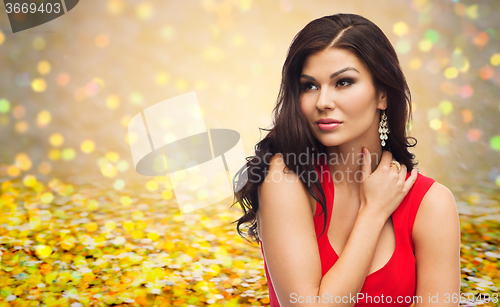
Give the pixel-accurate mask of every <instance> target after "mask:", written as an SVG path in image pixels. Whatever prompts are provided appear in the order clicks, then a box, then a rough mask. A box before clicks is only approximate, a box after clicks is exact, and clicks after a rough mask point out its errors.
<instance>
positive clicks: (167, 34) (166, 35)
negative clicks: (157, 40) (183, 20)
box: [160, 25, 175, 41]
mask: <svg viewBox="0 0 500 307" xmlns="http://www.w3.org/2000/svg"><path fill="white" fill-rule="evenodd" d="M160 35H161V37H162V38H163V39H166V40H169V41H170V40H173V39H174V38H175V28H174V27H173V26H171V25H165V26H163V27H162V28H161V30H160Z"/></svg>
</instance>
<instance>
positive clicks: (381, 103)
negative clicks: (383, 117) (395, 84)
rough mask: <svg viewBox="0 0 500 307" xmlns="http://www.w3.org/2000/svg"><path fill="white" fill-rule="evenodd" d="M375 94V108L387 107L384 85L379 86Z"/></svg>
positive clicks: (383, 108)
mask: <svg viewBox="0 0 500 307" xmlns="http://www.w3.org/2000/svg"><path fill="white" fill-rule="evenodd" d="M377 95H378V105H377V108H378V109H382V110H385V109H387V90H386V89H385V87H381V88H380V89H379V90H378V91H377Z"/></svg>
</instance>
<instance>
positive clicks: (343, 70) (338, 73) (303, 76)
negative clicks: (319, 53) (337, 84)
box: [300, 67, 361, 81]
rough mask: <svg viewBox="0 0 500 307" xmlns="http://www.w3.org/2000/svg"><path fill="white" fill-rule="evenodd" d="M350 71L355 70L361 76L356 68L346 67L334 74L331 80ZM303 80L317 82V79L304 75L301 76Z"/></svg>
mask: <svg viewBox="0 0 500 307" xmlns="http://www.w3.org/2000/svg"><path fill="white" fill-rule="evenodd" d="M348 70H355V71H357V72H358V74H361V73H360V72H359V71H358V70H357V69H356V68H354V67H346V68H342V69H341V70H339V71H337V72H334V73H333V74H331V76H330V79H332V78H335V77H336V76H338V75H340V74H341V73H343V72H346V71H348ZM300 77H301V78H306V79H310V80H313V81H316V79H314V77H311V76H308V75H304V74H301V75H300Z"/></svg>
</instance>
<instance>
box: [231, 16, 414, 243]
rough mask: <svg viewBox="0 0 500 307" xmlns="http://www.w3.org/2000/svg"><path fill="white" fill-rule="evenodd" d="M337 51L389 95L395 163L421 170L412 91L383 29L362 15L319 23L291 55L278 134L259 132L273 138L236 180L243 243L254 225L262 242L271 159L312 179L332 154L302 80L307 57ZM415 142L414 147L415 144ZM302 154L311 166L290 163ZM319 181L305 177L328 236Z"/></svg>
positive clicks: (276, 120)
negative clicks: (305, 109)
mask: <svg viewBox="0 0 500 307" xmlns="http://www.w3.org/2000/svg"><path fill="white" fill-rule="evenodd" d="M332 47H333V48H339V49H343V50H347V51H350V52H351V53H352V54H354V55H355V56H356V57H358V59H359V60H360V61H362V62H364V63H365V64H366V65H367V66H368V68H369V70H370V72H371V74H372V78H373V84H374V86H375V89H376V91H377V92H378V91H379V90H380V89H381V88H385V89H386V91H387V108H386V110H385V111H386V114H387V123H388V126H389V131H390V132H391V134H390V137H389V139H388V140H387V145H386V148H387V149H388V150H389V151H390V152H391V153H392V155H393V157H394V159H395V160H397V161H399V162H400V163H401V164H405V165H406V167H407V169H408V171H411V170H412V169H413V168H414V167H415V166H416V165H417V163H415V162H414V161H413V160H414V158H415V155H414V154H412V153H410V152H409V151H408V147H414V146H415V145H416V144H417V140H416V139H415V138H414V137H407V136H406V135H407V127H408V126H407V124H408V123H409V121H410V120H412V111H411V94H410V89H409V88H408V84H407V83H406V79H405V76H404V74H403V72H402V70H401V67H400V65H399V60H398V57H397V55H396V52H395V51H394V48H393V47H392V45H391V43H390V41H389V40H388V39H387V37H386V36H385V34H384V33H383V32H382V30H381V29H380V28H379V27H378V26H377V25H375V24H374V23H373V22H371V21H369V20H368V19H366V18H364V17H362V16H359V15H356V14H335V15H331V16H324V17H321V18H318V19H315V20H313V21H311V22H310V23H308V24H307V25H306V26H305V27H304V28H303V29H302V30H301V31H300V32H299V33H297V35H296V36H295V37H294V39H293V41H292V44H291V45H290V48H289V49H288V53H287V56H286V60H285V63H284V65H283V70H282V78H281V85H280V89H279V94H278V98H277V103H276V106H275V107H274V110H273V125H272V126H273V127H272V129H262V128H259V129H260V130H265V131H268V134H267V135H266V136H265V138H264V139H262V140H261V141H259V142H258V143H257V144H256V145H255V155H254V156H250V157H247V158H246V160H247V163H246V165H244V166H243V167H242V168H241V169H240V170H239V171H238V172H237V173H236V174H235V176H234V178H233V187H235V191H236V192H235V193H234V199H235V201H234V203H233V204H232V205H231V207H232V206H233V205H235V204H236V203H239V204H240V206H241V208H242V209H243V212H244V214H243V216H242V217H241V218H239V219H237V220H236V221H233V223H236V222H237V226H236V229H237V231H238V234H239V235H240V236H241V237H243V238H245V234H244V233H243V231H242V229H241V228H242V226H243V225H244V224H247V223H249V224H250V227H249V228H248V233H247V234H248V235H249V236H251V237H252V238H253V240H254V241H255V242H259V236H258V233H257V220H256V213H257V210H258V209H259V202H258V190H257V188H258V187H259V185H260V184H261V183H262V182H263V181H264V179H265V178H266V174H267V172H268V168H269V165H270V160H271V158H272V157H273V156H274V155H275V154H278V153H280V154H281V155H282V156H283V158H284V159H283V160H284V162H285V165H286V166H287V168H289V169H290V170H291V171H294V172H296V173H297V174H299V173H300V174H302V173H303V172H306V173H307V174H310V173H311V172H314V171H316V170H315V169H316V168H315V165H314V164H315V163H316V162H315V155H318V154H320V153H323V155H325V153H326V147H325V146H324V145H323V144H322V143H321V142H319V141H318V140H317V139H316V138H315V137H314V136H313V134H312V132H311V131H310V129H309V127H308V124H307V121H306V118H305V116H304V114H303V113H302V111H301V109H300V101H299V97H300V84H299V78H300V73H301V71H302V66H303V64H304V61H305V59H306V58H307V56H309V55H311V54H314V53H316V52H319V51H322V50H325V49H326V48H332ZM409 139H411V140H413V141H414V143H413V144H410V143H409V142H408V140H409ZM384 149H385V148H384ZM300 154H302V155H304V154H307V155H308V157H309V158H308V159H306V160H307V162H306V163H297V161H296V159H287V158H286V157H288V156H289V155H291V156H294V157H298V156H299V155H300ZM299 160H300V159H299ZM243 175H244V176H243ZM242 176H243V177H242ZM313 177H314V178H307V179H304V178H302V177H301V176H299V178H300V180H301V182H302V183H303V184H304V186H305V187H306V189H307V191H308V193H309V194H311V195H312V196H313V197H314V199H315V200H316V201H317V202H318V203H319V204H320V205H321V207H322V212H321V214H323V215H324V216H323V218H324V225H323V232H322V233H321V235H322V234H323V233H324V231H325V227H326V221H327V206H326V198H325V194H324V191H323V189H322V187H321V182H320V178H319V177H321V176H317V177H316V176H313ZM237 178H240V180H238V179H237ZM241 178H245V179H246V181H245V184H244V185H243V186H242V187H239V188H236V187H238V182H239V183H240V185H241V182H243V180H241ZM307 181H309V182H307ZM245 239H246V238H245Z"/></svg>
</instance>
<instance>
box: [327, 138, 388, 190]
mask: <svg viewBox="0 0 500 307" xmlns="http://www.w3.org/2000/svg"><path fill="white" fill-rule="evenodd" d="M372 139H374V138H372ZM374 140H375V141H374V142H362V143H363V144H364V145H362V144H361V142H359V143H358V144H341V145H338V146H331V147H328V148H327V159H328V165H329V167H330V172H331V174H332V177H333V181H334V183H335V184H336V185H337V186H339V187H344V188H346V189H347V190H349V191H353V192H354V191H358V190H359V184H360V183H361V180H363V175H362V174H361V165H362V163H363V155H362V151H361V149H362V148H363V147H366V148H367V149H368V151H369V152H370V156H371V171H372V172H374V171H375V169H377V166H378V164H379V163H380V159H381V158H382V146H381V145H380V142H379V141H378V139H374Z"/></svg>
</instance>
